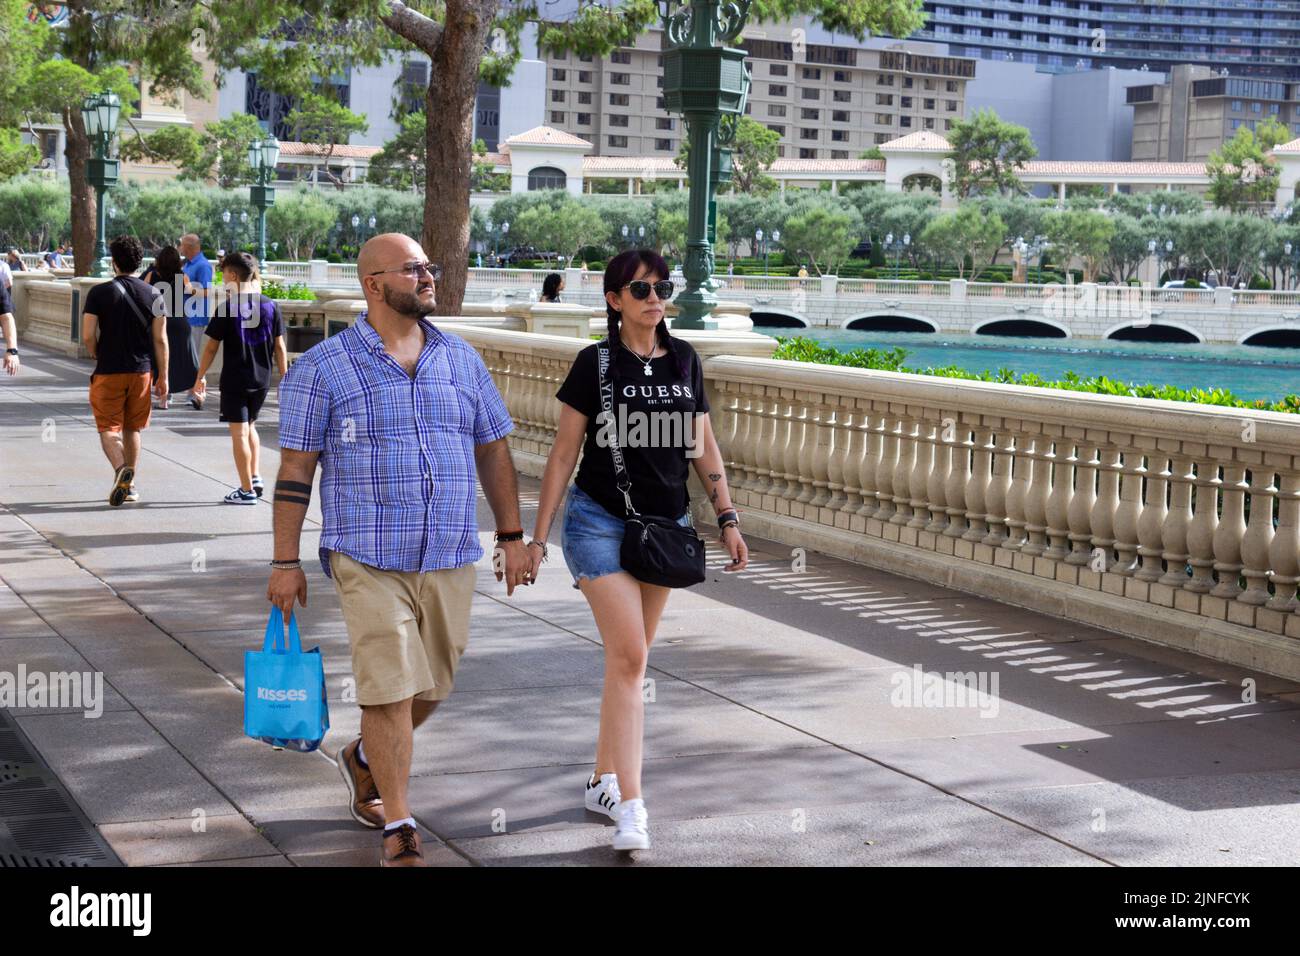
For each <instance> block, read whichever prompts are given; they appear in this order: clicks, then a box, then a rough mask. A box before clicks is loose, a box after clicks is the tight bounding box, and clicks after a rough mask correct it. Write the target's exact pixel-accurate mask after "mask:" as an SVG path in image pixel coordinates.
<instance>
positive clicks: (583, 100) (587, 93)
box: [578, 90, 591, 106]
mask: <svg viewBox="0 0 1300 956" xmlns="http://www.w3.org/2000/svg"><path fill="white" fill-rule="evenodd" d="M578 105H579V106H590V105H591V90H579V91H578Z"/></svg>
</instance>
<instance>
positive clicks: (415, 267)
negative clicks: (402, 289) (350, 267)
mask: <svg viewBox="0 0 1300 956" xmlns="http://www.w3.org/2000/svg"><path fill="white" fill-rule="evenodd" d="M386 272H400V273H402V275H405V276H410V277H411V278H412V279H415V280H417V281H418V280H419V278H420V273H422V272H427V273H429V278H430V279H432V280H433V281H434V282H437V281H438V280H439V279H441V278H442V266H437V265H434V264H433V263H432V262H408V263H407V264H406V265H404V266H398V267H397V268H396V269H380V270H379V271H378V272H368V273H366V275H372V276H381V275H383V274H384V273H386Z"/></svg>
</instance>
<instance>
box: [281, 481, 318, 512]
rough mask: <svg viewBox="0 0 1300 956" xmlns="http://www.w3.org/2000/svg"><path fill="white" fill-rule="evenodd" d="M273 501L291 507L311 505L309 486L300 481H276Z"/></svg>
mask: <svg viewBox="0 0 1300 956" xmlns="http://www.w3.org/2000/svg"><path fill="white" fill-rule="evenodd" d="M275 500H276V501H284V502H287V503H289V504H291V505H303V506H304V507H305V506H307V505H310V504H311V485H308V484H304V483H303V482H301V481H278V482H276V484H275Z"/></svg>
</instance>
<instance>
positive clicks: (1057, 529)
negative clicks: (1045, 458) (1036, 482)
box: [1043, 437, 1079, 561]
mask: <svg viewBox="0 0 1300 956" xmlns="http://www.w3.org/2000/svg"><path fill="white" fill-rule="evenodd" d="M1077 448H1078V446H1077V445H1076V444H1075V443H1074V442H1073V441H1071V440H1070V439H1068V438H1060V437H1058V438H1057V439H1056V441H1055V442H1054V443H1053V446H1052V452H1051V456H1052V464H1051V471H1052V490H1051V492H1050V493H1049V494H1048V496H1047V507H1046V514H1047V548H1046V549H1045V550H1044V551H1043V557H1045V558H1051V559H1052V560H1053V561H1064V560H1065V559H1066V558H1067V557H1068V556H1069V554H1070V506H1071V505H1072V504H1073V503H1074V473H1075V467H1076V466H1077V465H1078V463H1079V459H1078V457H1077V456H1076V454H1075V453H1076V451H1077Z"/></svg>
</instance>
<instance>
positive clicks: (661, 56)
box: [659, 53, 664, 70]
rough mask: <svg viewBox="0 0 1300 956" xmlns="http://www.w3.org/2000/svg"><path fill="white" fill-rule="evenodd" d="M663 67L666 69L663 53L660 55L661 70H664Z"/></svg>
mask: <svg viewBox="0 0 1300 956" xmlns="http://www.w3.org/2000/svg"><path fill="white" fill-rule="evenodd" d="M663 67H664V55H663V54H662V53H660V54H659V69H661V70H662V69H663Z"/></svg>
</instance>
